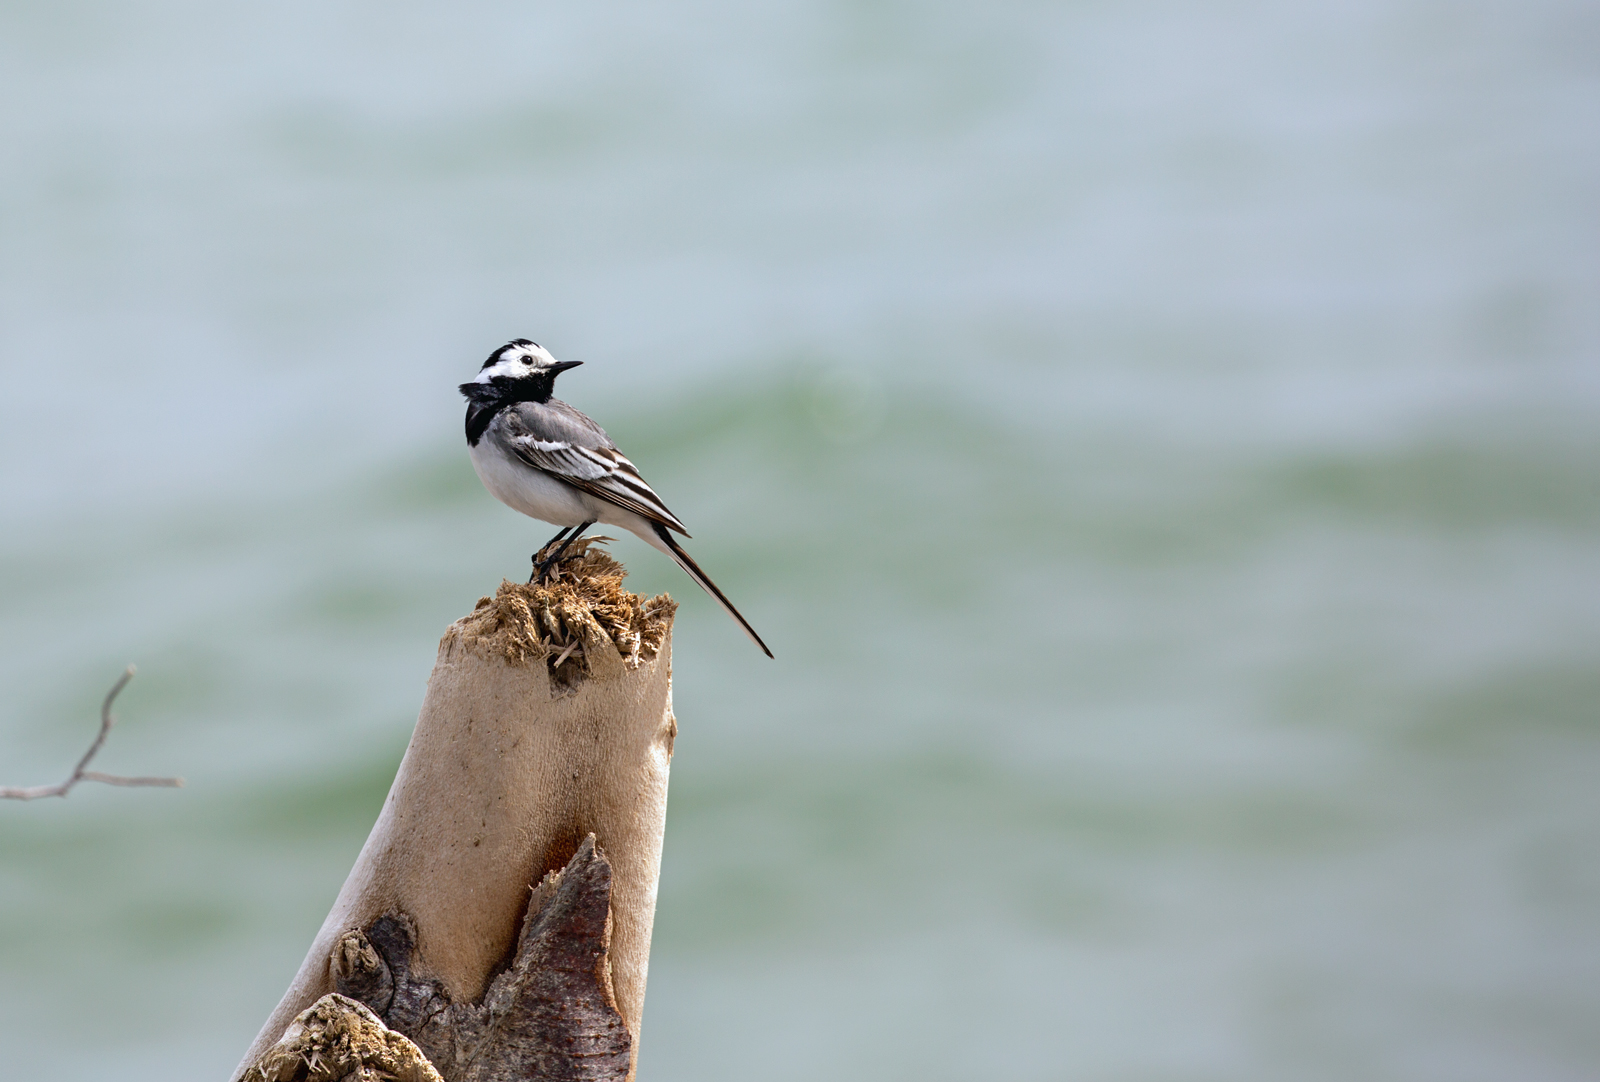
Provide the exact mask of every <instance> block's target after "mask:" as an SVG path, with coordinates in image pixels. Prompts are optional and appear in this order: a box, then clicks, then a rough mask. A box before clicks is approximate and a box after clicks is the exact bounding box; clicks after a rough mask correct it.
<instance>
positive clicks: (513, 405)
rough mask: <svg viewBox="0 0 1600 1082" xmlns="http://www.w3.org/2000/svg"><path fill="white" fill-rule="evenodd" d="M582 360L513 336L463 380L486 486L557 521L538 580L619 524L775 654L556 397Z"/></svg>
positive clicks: (655, 503)
mask: <svg viewBox="0 0 1600 1082" xmlns="http://www.w3.org/2000/svg"><path fill="white" fill-rule="evenodd" d="M582 363H583V362H582V361H558V360H556V359H555V358H554V357H552V356H550V351H549V350H547V349H545V348H544V347H543V346H540V345H539V344H538V343H537V342H530V341H528V340H527V339H526V338H517V339H514V340H512V341H510V342H507V343H506V344H505V345H503V346H501V347H500V348H499V349H497V350H495V351H494V352H493V353H491V354H489V359H488V360H487V361H484V362H483V367H482V368H481V369H479V371H478V378H477V379H475V380H473V381H472V382H471V383H463V384H462V385H461V393H462V394H464V395H466V397H467V447H468V448H469V449H470V451H471V454H472V466H473V468H474V469H475V470H477V471H478V478H479V479H480V480H481V481H482V482H483V487H484V488H486V489H488V490H489V492H490V494H491V495H493V496H494V498H495V499H497V500H499V501H500V502H501V503H503V504H505V505H506V506H507V507H510V508H511V509H512V510H515V511H521V512H522V513H523V514H524V515H528V516H530V517H532V518H536V519H542V520H543V521H545V522H548V523H550V524H551V525H554V526H560V527H561V532H560V533H558V534H556V535H555V536H554V537H552V538H551V539H550V541H549V542H548V543H547V544H546V545H545V546H544V547H545V548H549V547H550V545H553V544H555V543H556V542H557V541H560V542H561V547H560V548H558V549H557V550H556V551H555V552H554V553H552V554H551V555H550V556H549V557H548V558H546V559H545V560H544V561H543V562H541V563H538V564H536V566H535V568H534V577H538V575H539V574H540V572H542V571H543V570H544V569H545V568H546V567H548V566H550V564H552V563H554V562H555V561H557V560H559V559H560V558H561V555H562V553H564V552H566V550H567V546H568V545H570V544H571V543H572V542H574V541H576V540H577V539H578V537H579V535H581V534H582V533H583V531H585V530H587V529H588V528H589V527H590V526H593V525H594V524H595V523H597V522H603V523H605V524H606V525H608V526H621V527H622V528H623V529H624V530H631V531H633V532H634V533H635V534H638V535H639V537H641V538H642V539H643V540H644V542H645V543H646V544H648V545H652V546H654V547H655V548H658V549H660V550H661V551H662V552H664V553H666V554H667V555H668V556H671V557H672V559H673V561H674V562H675V563H677V565H678V566H679V567H681V568H683V569H684V570H685V571H687V572H688V573H689V577H690V578H692V579H694V581H696V582H698V583H699V584H700V586H701V587H702V588H703V589H704V590H705V591H706V593H708V594H710V595H711V596H712V597H714V598H716V599H717V604H719V605H721V606H722V608H723V611H725V612H726V613H727V614H728V615H729V616H731V617H733V618H734V619H735V620H737V621H739V626H740V627H742V628H744V631H745V634H746V635H749V636H750V638H751V639H753V640H755V644H756V645H757V646H759V647H761V649H762V650H763V651H764V652H765V653H766V655H767V656H768V657H771V656H772V651H771V650H768V649H767V644H766V643H764V642H762V641H761V636H760V635H757V634H756V632H755V628H753V627H751V626H750V624H749V623H748V622H747V621H746V620H745V618H744V617H743V616H740V615H739V610H738V609H736V608H734V607H733V602H731V601H729V600H728V599H727V597H725V596H724V595H723V593H722V591H721V590H719V589H717V584H716V583H714V582H712V581H711V579H710V578H708V577H707V576H706V573H705V572H704V571H702V570H700V566H699V565H698V564H696V563H695V562H694V561H693V560H692V559H690V558H689V554H688V553H687V552H684V551H683V549H682V548H681V547H680V546H679V545H678V542H677V541H676V540H674V539H673V537H672V533H671V531H674V530H676V531H677V532H678V533H681V534H683V536H685V537H688V536H689V531H688V530H686V529H684V527H683V523H681V522H679V521H678V516H676V515H674V514H673V513H672V512H671V511H668V510H667V505H666V504H664V503H662V502H661V497H659V496H657V495H656V494H655V492H654V491H653V490H652V489H651V488H650V486H649V485H647V484H645V481H644V478H643V477H640V476H639V471H638V470H637V469H635V468H634V465H633V463H632V462H629V461H628V460H627V459H626V458H624V457H623V455H622V452H621V451H619V450H617V445H616V444H615V443H612V442H611V437H610V436H607V435H606V434H605V430H604V429H602V428H601V427H600V426H599V425H597V424H595V423H594V422H593V421H591V420H589V418H587V417H585V416H584V415H583V414H581V413H579V412H578V411H577V410H575V409H573V408H572V407H571V406H569V405H567V404H566V403H565V402H563V401H561V400H560V399H559V398H552V397H550V396H551V393H552V392H553V391H554V389H555V382H556V376H558V375H560V374H561V373H562V372H565V371H566V370H567V369H569V368H576V367H577V366H578V365H580V364H582ZM568 531H571V536H568ZM540 551H541V552H542V551H544V549H540ZM537 558H538V557H537V554H535V559H536V560H537ZM529 581H530V582H531V581H532V579H530V580H529Z"/></svg>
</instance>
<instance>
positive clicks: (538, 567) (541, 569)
mask: <svg viewBox="0 0 1600 1082" xmlns="http://www.w3.org/2000/svg"><path fill="white" fill-rule="evenodd" d="M594 524H595V520H594V519H590V520H589V521H588V522H585V523H583V524H582V525H581V526H579V527H578V528H577V529H576V530H573V531H572V536H571V537H569V538H567V539H566V540H565V541H562V542H561V547H560V548H558V549H556V550H555V552H553V553H551V554H550V555H549V556H546V557H545V558H544V559H543V560H540V561H539V562H538V563H537V564H535V565H534V569H533V578H534V579H536V578H538V577H539V576H540V575H542V574H544V573H545V572H546V571H547V570H549V568H550V565H551V564H556V563H560V562H561V554H562V553H564V552H566V551H567V546H568V545H570V544H572V543H573V542H574V541H576V540H577V539H578V538H579V537H581V536H582V535H583V531H584V530H587V529H588V528H589V527H590V526H593V525H594ZM561 533H566V531H565V530H562V531H561ZM556 536H557V537H558V538H559V537H560V536H561V534H557V535H556ZM552 544H553V542H552ZM540 551H543V550H542V549H541V550H540ZM528 581H529V582H532V581H533V579H529V580H528Z"/></svg>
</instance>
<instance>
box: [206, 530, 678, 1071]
mask: <svg viewBox="0 0 1600 1082" xmlns="http://www.w3.org/2000/svg"><path fill="white" fill-rule="evenodd" d="M622 576H623V569H622V567H621V565H620V564H617V563H616V562H615V561H613V560H611V559H610V557H609V556H607V555H606V554H605V553H604V552H602V551H600V550H599V549H596V548H588V549H587V550H586V551H583V553H582V555H581V558H580V559H579V560H578V561H575V562H572V563H568V564H566V565H565V569H564V570H563V571H562V572H561V573H560V574H559V575H558V577H557V578H556V580H555V581H554V582H550V583H544V584H541V585H537V586H523V585H519V584H514V583H509V582H507V583H503V584H502V585H501V587H500V589H499V591H498V592H497V594H496V595H495V597H493V598H484V599H482V600H481V601H479V603H478V606H477V608H476V609H475V610H474V611H473V612H472V613H471V614H470V615H468V616H466V617H464V618H462V619H461V620H458V621H457V622H456V623H454V624H452V625H451V626H450V628H449V629H448V630H447V631H446V633H445V635H444V638H443V639H442V640H441V641H440V643H439V653H438V659H437V661H436V663H435V665H434V668H433V673H432V675H431V676H430V678H429V680H428V690H427V693H426V695H425V697H424V699H423V704H422V710H421V713H420V715H419V717H418V719H417V726H416V729H415V730H414V732H413V733H412V737H411V743H410V745H409V746H408V747H407V749H406V754H405V758H404V759H403V760H402V762H401V764H400V769H399V772H398V774H397V776H396V777H395V781H394V785H393V786H392V787H391V789H390V791H389V796H388V799H387V800H386V801H385V802H384V806H383V810H382V812H381V813H380V814H379V816H378V821H377V824H376V825H375V826H374V827H373V829H372V833H371V835H370V836H369V837H368V839H367V843H366V845H365V846H364V847H363V848H362V850H361V855H360V857H358V858H357V860H356V864H355V867H354V869H353V870H352V871H351V873H350V876H349V878H348V879H347V880H346V881H345V885H344V888H343V890H341V891H340V893H339V897H338V900H337V901H336V902H335V903H334V906H333V910H332V911H331V912H330V913H329V914H328V918H327V920H326V921H325V922H324V923H323V926H322V929H321V931H320V932H319V933H318V934H317V937H316V940H315V941H314V942H313V944H312V947H311V950H310V952H309V953H308V954H307V955H306V959H305V961H304V963H303V964H302V965H301V968H300V972H299V974H298V975H297V976H296V977H295V979H294V981H293V982H292V983H291V985H290V987H289V990H288V992H287V993H286V994H285V995H284V997H283V1000H282V1002H280V1003H279V1005H278V1007H277V1009H276V1010H275V1011H274V1012H273V1013H272V1015H271V1017H269V1018H268V1020H267V1023H266V1025H265V1026H264V1027H263V1028H262V1030H261V1033H260V1035H259V1036H258V1037H257V1038H256V1040H255V1043H254V1044H253V1045H252V1046H251V1048H250V1050H249V1052H248V1053H246V1055H245V1059H244V1061H243V1063H241V1065H240V1068H239V1071H238V1072H237V1073H236V1074H235V1078H236V1079H238V1078H241V1077H243V1075H244V1072H245V1071H246V1070H247V1069H248V1068H249V1067H250V1066H251V1065H252V1064H254V1063H255V1062H256V1060H257V1059H258V1058H259V1057H260V1056H261V1055H262V1054H263V1053H264V1052H266V1051H267V1050H268V1049H270V1048H271V1047H272V1046H273V1045H274V1043H275V1042H277V1041H278V1039H279V1037H280V1036H282V1034H283V1033H284V1031H285V1029H287V1028H288V1027H289V1025H290V1023H291V1022H293V1020H294V1019H295V1017H296V1016H297V1015H299V1014H300V1013H301V1012H302V1011H305V1010H306V1009H307V1008H308V1007H310V1006H311V1005H312V1004H314V1003H316V1002H317V1001H318V1000H320V999H321V998H322V997H323V996H324V995H327V994H329V993H333V992H343V993H344V994H345V995H348V996H350V997H351V998H354V999H358V1000H361V1001H363V1002H366V1003H367V1004H368V1005H369V1006H371V1007H373V1008H374V1010H375V1011H376V1013H377V1014H378V1015H379V1017H381V1018H383V1019H384V1021H385V1022H386V1023H387V1024H388V1025H389V1026H390V1028H391V1029H394V1030H395V1031H397V1032H399V1033H402V1034H404V1035H405V1036H407V1037H409V1038H411V1039H412V1040H413V1041H415V1042H416V1043H417V1044H418V1045H419V1046H420V1047H421V1048H422V1049H423V1050H424V1051H425V1052H427V1053H428V1055H429V1058H430V1059H433V1060H434V1066H435V1067H436V1068H437V1069H438V1071H439V1073H440V1075H442V1076H443V1078H444V1079H445V1082H489V1080H490V1079H499V1078H513V1077H532V1076H531V1075H527V1074H520V1075H519V1074H504V1073H495V1069H494V1068H493V1062H492V1057H489V1058H485V1055H486V1053H485V1049H486V1048H489V1047H491V1046H492V1045H493V1044H494V1042H496V1041H498V1042H500V1043H501V1044H506V1045H507V1046H508V1047H509V1046H510V1045H515V1046H516V1047H517V1048H520V1049H523V1051H524V1052H526V1053H527V1054H526V1055H525V1056H524V1059H527V1057H528V1056H532V1057H533V1059H531V1060H528V1062H534V1061H537V1062H539V1063H543V1064H545V1067H541V1072H542V1073H540V1074H539V1075H538V1077H555V1078H568V1077H570V1078H623V1077H628V1078H631V1077H632V1074H633V1070H634V1068H635V1066H636V1064H637V1057H638V1037H639V1023H640V1018H641V1016H642V1013H643V1007H644V991H645V978H646V975H647V971H648V967H649V953H650V931H651V925H652V923H653V921H654V918H655V898H656V884H657V880H658V877H659V873H660V858H661V843H662V835H663V830H664V826H665V816H666V798H667V773H668V765H669V763H670V761H671V758H672V745H673V740H674V738H675V736H676V735H677V722H676V720H675V719H674V717H673V714H672V702H671V625H672V615H673V612H674V611H675V609H676V605H675V604H674V603H673V602H672V601H671V600H670V599H669V598H667V597H666V596H665V595H663V596H660V597H657V598H655V599H653V600H650V601H648V602H647V601H646V600H645V599H643V598H641V597H639V596H637V595H634V594H630V593H627V592H626V591H625V590H623V589H622ZM563 868H565V869H566V871H565V872H564V873H562V874H560V875H559V876H555V877H551V878H548V879H547V878H546V877H547V875H549V873H552V872H561V870H562V869H563ZM535 884H538V886H537V887H535ZM530 888H532V889H533V893H532V896H531V897H530V894H529V891H530ZM602 888H603V889H602ZM552 907H553V908H552ZM597 914H598V915H597ZM597 922H598V924H597ZM597 928H598V931H597ZM530 937H531V938H530ZM574 952H575V953H574ZM585 952H591V953H593V954H594V959H593V960H592V962H583V961H582V959H583V958H585V957H588V954H586V953H585ZM585 965H587V966H588V967H589V968H588V970H585V969H584V966H585ZM582 972H588V973H589V974H590V976H591V978H592V979H591V980H590V981H589V984H590V985H592V987H588V988H587V990H586V991H585V990H583V989H581V988H579V987H578V985H580V984H582V983H583V982H581V981H579V982H577V984H574V983H573V982H574V981H576V980H577V977H576V976H575V975H579V974H581V973H582ZM518 974H520V975H518ZM562 974H565V976H561V975H562ZM385 981H387V982H388V983H387V984H385ZM563 982H565V983H563ZM563 988H565V989H566V990H567V991H566V992H560V989H563ZM558 992H560V994H557V993H558ZM568 993H571V994H568ZM580 993H581V994H580ZM579 1001H582V1002H583V1003H585V1004H587V1006H585V1007H584V1009H583V1010H582V1011H576V1008H575V1007H574V1006H573V1005H574V1004H576V1003H578V1002H579ZM607 1003H609V1005H610V1006H609V1010H610V1012H611V1014H612V1015H613V1016H615V1018H616V1020H617V1022H618V1023H619V1026H618V1029H619V1030H620V1032H611V1031H609V1030H607V1028H606V1025H605V1024H603V1019H604V1016H605V1014H606V1011H605V1010H604V1009H602V1008H603V1007H604V1006H605V1005H606V1004H607ZM380 1004H381V1005H382V1009H379V1005H380ZM562 1004H565V1005H566V1006H562ZM597 1004H598V1005H597ZM569 1008H571V1009H569ZM575 1012H576V1013H575ZM574 1019H578V1021H576V1022H575V1021H574ZM574 1026H576V1028H574ZM552 1027H553V1028H552ZM540 1032H544V1033H546V1034H547V1035H554V1039H555V1040H556V1041H557V1044H558V1045H560V1047H563V1048H568V1051H569V1052H570V1053H571V1054H570V1055H569V1056H568V1058H569V1060H571V1063H569V1064H568V1067H566V1068H561V1069H560V1070H556V1069H555V1063H556V1061H555V1060H551V1059H549V1058H548V1054H553V1053H550V1049H549V1048H547V1047H545V1045H540V1044H539V1040H535V1039H533V1038H534V1037H537V1035H538V1033H540ZM513 1038H515V1039H513ZM568 1038H571V1039H572V1040H573V1041H575V1042H577V1043H576V1044H573V1045H570V1046H568V1045H564V1044H561V1042H564V1041H566V1040H568ZM540 1039H541V1040H542V1038H540ZM486 1041H487V1042H489V1044H487V1045H486V1044H485V1042H486ZM530 1041H531V1043H530ZM585 1041H587V1042H589V1043H588V1044H584V1043H583V1042H585ZM619 1042H620V1043H619ZM546 1044H548V1042H546ZM580 1045H582V1047H581V1048H580V1047H579V1046H580ZM530 1048H534V1049H535V1051H534V1052H527V1050H528V1049H530ZM538 1049H543V1051H539V1050H538ZM573 1049H577V1051H572V1050H573ZM584 1049H587V1051H585V1050H584ZM519 1054H522V1053H519ZM619 1055H620V1056H621V1057H622V1058H621V1059H619V1058H618V1056H619ZM541 1056H543V1057H545V1058H544V1059H540V1058H539V1057H541ZM435 1057H437V1058H435ZM557 1058H559V1057H557ZM573 1063H576V1064H579V1065H580V1066H583V1065H585V1064H586V1065H587V1066H584V1067H583V1070H582V1071H579V1070H578V1069H577V1068H576V1067H572V1064H573ZM619 1064H621V1067H619V1066H618V1065H619ZM569 1068H570V1069H569ZM590 1068H593V1069H595V1070H600V1071H601V1072H602V1073H592V1071H591V1072H590V1073H584V1071H590ZM575 1071H576V1072H577V1073H574V1072H575ZM619 1071H620V1073H618V1072H619ZM605 1072H610V1073H605Z"/></svg>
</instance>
